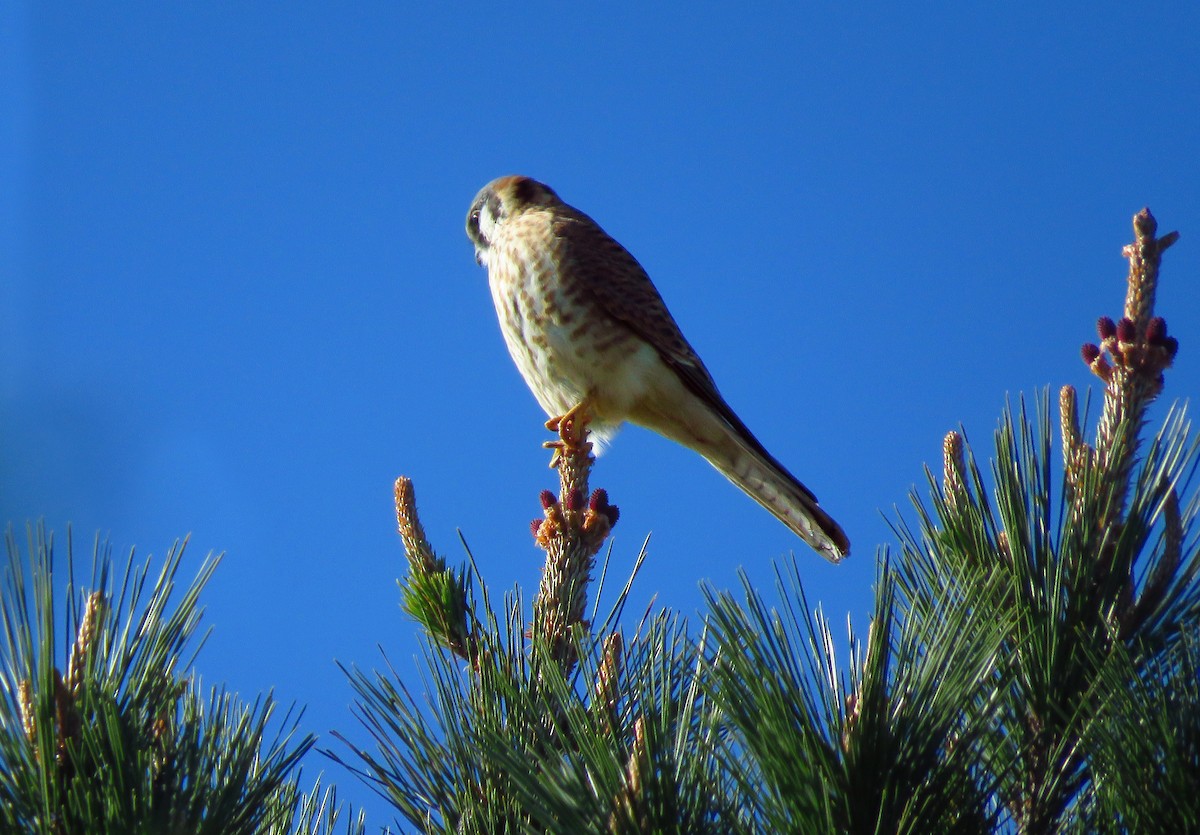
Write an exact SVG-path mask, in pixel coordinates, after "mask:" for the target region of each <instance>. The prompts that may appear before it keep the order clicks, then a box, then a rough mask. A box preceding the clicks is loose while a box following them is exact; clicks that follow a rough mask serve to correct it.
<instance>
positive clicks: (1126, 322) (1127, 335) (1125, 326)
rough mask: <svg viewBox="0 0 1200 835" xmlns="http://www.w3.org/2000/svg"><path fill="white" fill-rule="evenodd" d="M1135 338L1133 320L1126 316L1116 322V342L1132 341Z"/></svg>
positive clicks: (1135, 331) (1135, 330) (1135, 332)
mask: <svg viewBox="0 0 1200 835" xmlns="http://www.w3.org/2000/svg"><path fill="white" fill-rule="evenodd" d="M1135 339H1137V329H1136V328H1134V326H1133V321H1132V320H1131V319H1130V318H1129V317H1128V316H1126V317H1125V318H1123V319H1122V320H1121V321H1120V322H1117V341H1118V342H1133V341H1134V340H1135Z"/></svg>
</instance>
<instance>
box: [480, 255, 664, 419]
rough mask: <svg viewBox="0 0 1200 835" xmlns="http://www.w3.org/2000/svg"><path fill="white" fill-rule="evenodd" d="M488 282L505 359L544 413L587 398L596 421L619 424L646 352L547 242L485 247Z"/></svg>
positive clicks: (555, 412) (556, 411)
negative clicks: (509, 357) (509, 359)
mask: <svg viewBox="0 0 1200 835" xmlns="http://www.w3.org/2000/svg"><path fill="white" fill-rule="evenodd" d="M488 283H489V285H490V287H491V291H492V300H493V302H494V303H495V305H496V313H497V315H498V317H499V319H500V327H501V330H502V331H503V334H504V340H505V342H506V343H507V345H508V350H509V353H510V354H511V355H512V358H513V361H514V362H515V363H516V365H517V368H518V369H519V370H520V372H521V376H522V377H524V378H525V382H526V383H527V384H528V385H529V388H530V389H531V390H532V391H533V394H534V396H535V397H536V398H537V400H538V403H540V404H541V406H542V408H543V409H544V410H545V411H546V412H547V414H549V415H552V416H553V415H561V414H563V413H565V412H566V411H568V410H569V409H571V408H573V407H574V406H576V405H578V404H579V403H580V402H581V401H582V400H583V399H584V398H585V397H587V398H589V400H590V402H591V403H592V404H593V410H594V412H597V414H595V417H597V418H598V419H600V420H601V421H603V422H609V423H613V424H619V423H620V422H621V421H622V420H624V418H625V416H626V414H627V413H628V404H627V403H626V402H625V401H627V400H628V399H629V396H634V395H636V394H637V389H638V388H639V385H638V381H637V377H638V372H637V369H638V368H639V366H640V365H642V364H643V359H642V358H640V354H642V353H645V352H647V351H649V352H650V353H651V354H653V349H651V348H649V346H648V345H647V344H646V343H645V342H643V341H642V340H639V339H636V338H635V337H634V335H633V333H632V332H631V331H630V330H629V328H628V327H627V326H625V325H624V323H622V322H620V321H618V320H616V319H614V318H612V317H611V316H610V315H608V314H607V313H606V311H604V310H603V309H601V308H600V307H599V306H598V305H597V304H596V302H595V300H594V298H593V297H592V295H591V294H590V293H589V291H588V289H587V286H586V284H585V283H584V277H583V276H579V275H576V274H574V272H573V271H572V269H571V267H570V260H569V259H568V258H565V257H564V253H563V252H561V250H560V248H559V247H558V246H556V244H555V242H554V241H553V240H543V241H541V243H540V245H537V244H536V243H531V242H529V241H528V240H526V239H524V238H521V237H517V238H516V239H514V240H510V241H508V242H507V243H506V245H505V246H502V247H496V246H493V250H492V253H491V255H490V257H489V259H488Z"/></svg>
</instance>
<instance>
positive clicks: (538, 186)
mask: <svg viewBox="0 0 1200 835" xmlns="http://www.w3.org/2000/svg"><path fill="white" fill-rule="evenodd" d="M557 202H559V201H558V195H557V194H555V193H554V189H552V188H550V186H547V185H543V184H542V183H539V182H538V181H537V180H535V179H533V178H531V177H521V176H516V175H509V176H507V177H500V178H499V179H496V180H492V181H491V182H490V183H488V184H487V185H486V186H484V187H483V188H482V189H480V191H479V194H477V195H475V200H474V202H472V203H471V210H470V211H469V212H467V237H468V238H470V239H471V243H473V244H475V260H476V261H477V262H478V263H479V264H480V265H481V266H486V265H487V258H488V249H489V248H490V246H491V242H492V240H493V239H494V238H495V235H496V230H497V228H499V227H500V225H501V224H503V223H504V222H506V221H507V220H509V219H510V218H513V217H515V216H516V215H518V214H520V213H521V212H523V211H525V210H526V209H528V208H530V207H532V206H550V205H553V204H555V203H557Z"/></svg>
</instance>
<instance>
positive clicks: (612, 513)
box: [601, 504, 621, 528]
mask: <svg viewBox="0 0 1200 835" xmlns="http://www.w3.org/2000/svg"><path fill="white" fill-rule="evenodd" d="M601 512H602V513H603V514H604V515H605V516H606V517H608V526H609V527H610V528H611V527H613V526H614V525H616V524H617V520H618V519H620V518H621V511H620V510H619V509H618V508H617V506H616V505H612V504H610V505H608V506H607V507H605V508H604V510H603V511H601Z"/></svg>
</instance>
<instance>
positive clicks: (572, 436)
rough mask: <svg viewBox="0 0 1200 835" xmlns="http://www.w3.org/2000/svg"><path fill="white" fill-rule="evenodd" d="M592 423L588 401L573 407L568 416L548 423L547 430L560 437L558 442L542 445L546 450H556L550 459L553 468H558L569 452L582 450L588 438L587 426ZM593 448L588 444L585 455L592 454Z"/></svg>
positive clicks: (561, 416) (552, 419)
mask: <svg viewBox="0 0 1200 835" xmlns="http://www.w3.org/2000/svg"><path fill="white" fill-rule="evenodd" d="M590 422H591V415H590V414H588V402H587V401H586V400H583V401H581V402H580V403H578V404H577V405H575V406H573V407H572V408H571V410H570V411H568V412H567V413H566V414H564V415H559V416H558V417H552V418H550V420H548V421H546V428H547V429H549V430H550V431H551V432H557V433H558V437H559V440H557V441H546V442H545V443H544V444H542V446H544V447H545V448H546V449H552V450H554V455H552V456H551V457H550V466H551V467H557V466H558V464H559V462H560V461H561V460H562V459H563V457H564V456H566V455H567V454H568V452H570V451H573V450H576V449H579V448H580V446H581V445H582V444H583V439H584V438H586V437H587V425H588V423H590ZM591 448H592V445H591V444H590V443H589V444H587V448H586V449H585V450H584V454H587V453H588V452H590V451H591Z"/></svg>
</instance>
